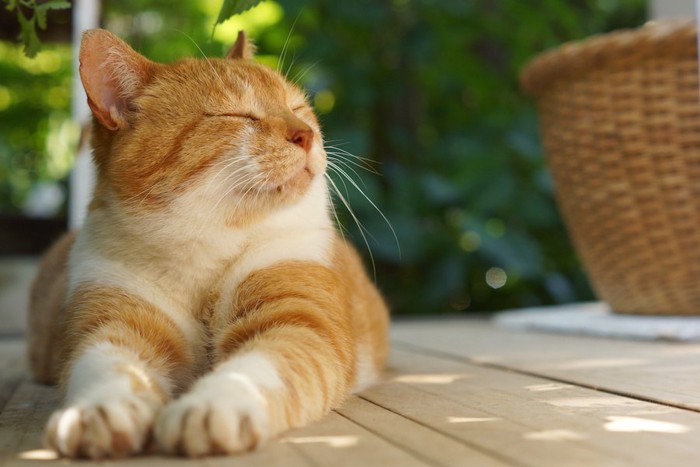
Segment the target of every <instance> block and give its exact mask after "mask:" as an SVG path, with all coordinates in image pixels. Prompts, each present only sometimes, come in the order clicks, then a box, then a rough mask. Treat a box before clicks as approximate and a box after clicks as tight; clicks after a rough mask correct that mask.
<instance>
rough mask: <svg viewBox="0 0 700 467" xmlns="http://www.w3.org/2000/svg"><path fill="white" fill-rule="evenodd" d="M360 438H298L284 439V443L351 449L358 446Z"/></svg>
mask: <svg viewBox="0 0 700 467" xmlns="http://www.w3.org/2000/svg"><path fill="white" fill-rule="evenodd" d="M359 441H360V438H359V437H357V436H298V437H289V438H283V439H282V442H283V443H292V444H326V445H328V446H330V447H332V448H349V447H353V446H357V444H358V443H359Z"/></svg>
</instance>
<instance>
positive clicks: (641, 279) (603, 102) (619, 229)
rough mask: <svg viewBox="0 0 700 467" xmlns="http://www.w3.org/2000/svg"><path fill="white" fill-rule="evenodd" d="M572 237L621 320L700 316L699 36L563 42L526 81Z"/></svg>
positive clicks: (681, 28) (662, 25)
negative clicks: (626, 317)
mask: <svg viewBox="0 0 700 467" xmlns="http://www.w3.org/2000/svg"><path fill="white" fill-rule="evenodd" d="M521 82H522V85H523V87H524V88H525V89H526V90H527V91H528V92H529V93H530V94H532V95H533V96H535V98H536V101H537V106H538V109H539V114H540V126H541V132H542V139H543V144H544V148H545V152H546V153H547V158H548V162H549V165H550V168H551V170H552V174H553V178H554V182H555V186H556V196H557V202H558V204H559V207H560V209H561V211H562V213H563V216H564V219H565V221H566V224H567V227H568V230H569V233H570V236H571V238H572V241H573V243H574V246H575V248H576V250H577V251H578V253H579V255H580V257H581V259H582V261H583V264H584V267H585V268H586V270H587V272H588V275H589V278H590V279H591V283H592V285H593V287H594V289H595V290H596V292H597V293H598V295H599V297H600V298H602V299H603V300H605V301H607V302H608V303H609V304H610V305H611V307H612V308H613V309H614V310H615V311H617V312H620V313H644V314H700V99H699V97H700V96H699V92H698V63H697V46H696V32H695V28H694V26H693V25H692V24H691V23H689V22H678V21H670V22H669V21H666V22H657V23H650V24H648V25H646V26H644V27H642V28H639V29H636V30H632V31H622V32H616V33H611V34H607V35H602V36H596V37H593V38H590V39H588V40H585V41H582V42H578V43H572V44H566V45H564V46H561V47H559V48H558V49H555V50H553V51H550V52H546V53H544V54H542V55H540V56H539V57H537V58H535V59H534V60H533V61H532V62H530V64H528V65H527V66H526V68H525V69H524V71H523V74H522V76H521Z"/></svg>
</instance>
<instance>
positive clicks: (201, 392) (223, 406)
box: [154, 382, 270, 457]
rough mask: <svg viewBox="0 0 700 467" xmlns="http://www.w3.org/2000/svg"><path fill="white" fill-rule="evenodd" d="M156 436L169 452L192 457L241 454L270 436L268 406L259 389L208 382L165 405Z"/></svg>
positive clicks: (164, 449) (156, 428) (156, 429)
mask: <svg viewBox="0 0 700 467" xmlns="http://www.w3.org/2000/svg"><path fill="white" fill-rule="evenodd" d="M154 432H155V437H156V440H157V442H158V444H159V446H160V448H161V449H162V450H163V451H165V452H167V453H170V454H181V455H186V456H189V457H202V456H208V455H226V454H238V453H242V452H246V451H250V450H252V449H255V448H256V447H258V446H259V445H260V444H262V443H263V442H264V441H265V440H267V439H268V438H269V437H270V429H269V420H268V414H267V405H266V404H265V402H264V400H263V399H262V397H261V396H260V394H259V393H256V391H251V390H247V389H244V388H241V387H238V386H237V385H233V386H231V385H228V384H225V382H224V384H223V385H219V386H218V387H217V386H216V385H207V386H204V387H200V388H197V389H196V390H194V391H193V392H191V393H189V394H186V395H184V396H183V397H181V398H180V399H179V400H177V401H175V402H172V403H171V404H170V405H168V406H166V407H165V408H164V409H163V411H162V412H161V413H160V415H159V416H158V419H157V420H156V424H155V428H154Z"/></svg>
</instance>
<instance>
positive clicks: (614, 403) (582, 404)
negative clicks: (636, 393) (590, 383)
mask: <svg viewBox="0 0 700 467" xmlns="http://www.w3.org/2000/svg"><path fill="white" fill-rule="evenodd" d="M543 402H545V403H547V404H549V405H553V406H556V407H574V408H592V407H636V406H640V405H646V403H645V402H641V401H637V400H630V399H623V398H621V397H569V398H565V399H550V400H545V401H543Z"/></svg>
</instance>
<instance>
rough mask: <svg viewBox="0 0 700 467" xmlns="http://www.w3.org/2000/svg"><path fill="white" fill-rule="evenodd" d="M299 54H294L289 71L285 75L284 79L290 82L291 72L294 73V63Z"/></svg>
mask: <svg viewBox="0 0 700 467" xmlns="http://www.w3.org/2000/svg"><path fill="white" fill-rule="evenodd" d="M296 58H297V54H296V51H295V52H294V55H292V61H291V62H289V66H288V67H287V71H286V72H285V73H284V79H286V80H288V81H289V72H290V71H292V67H293V66H294V62H295V61H296Z"/></svg>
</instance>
